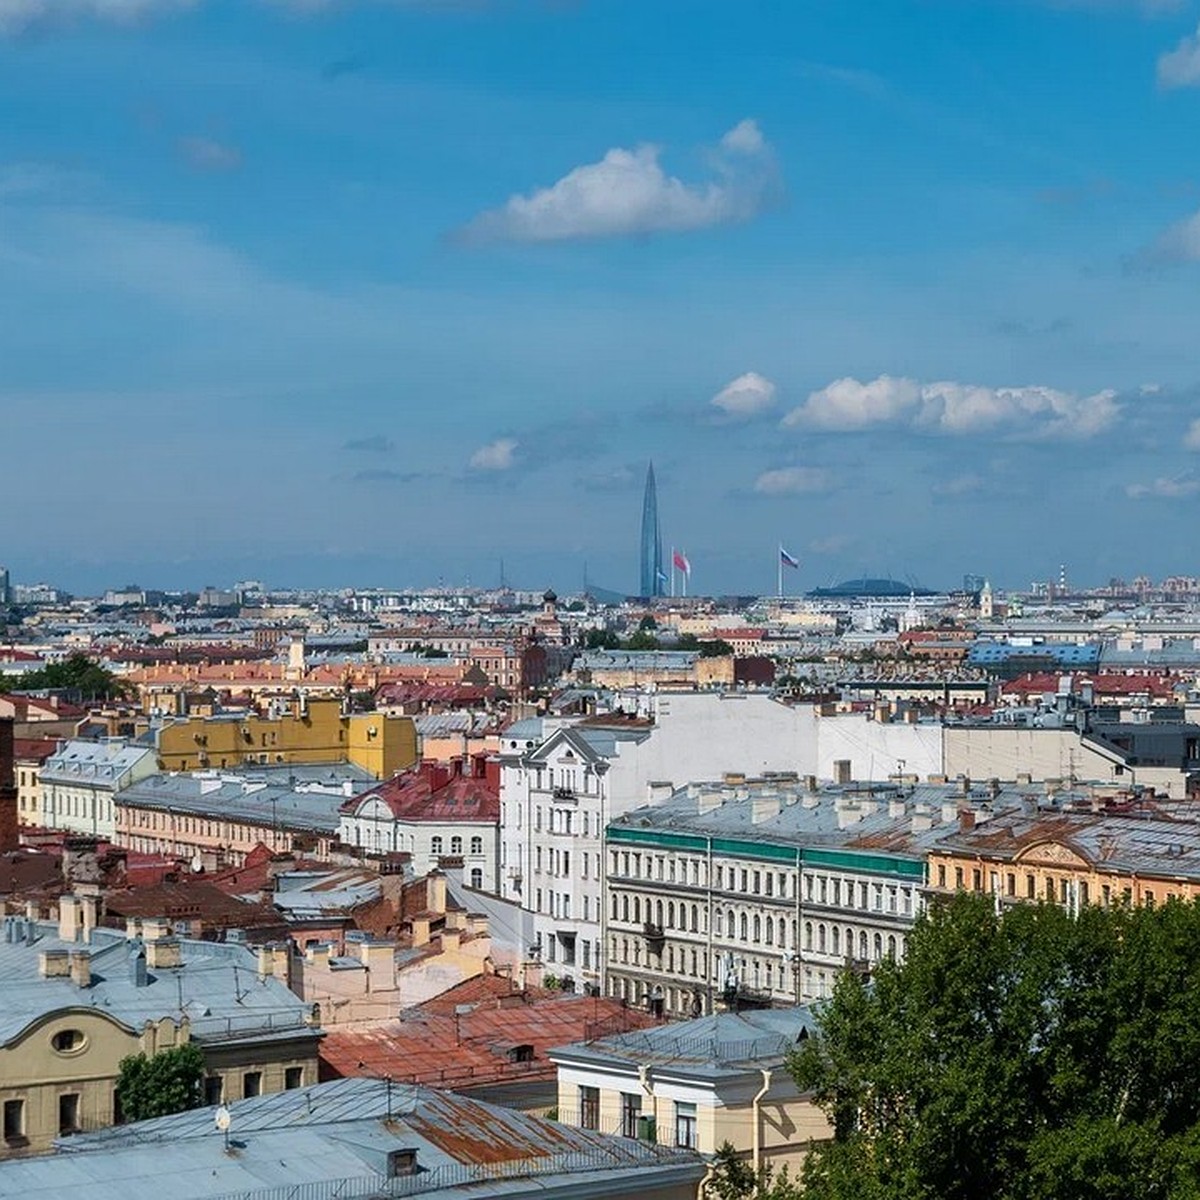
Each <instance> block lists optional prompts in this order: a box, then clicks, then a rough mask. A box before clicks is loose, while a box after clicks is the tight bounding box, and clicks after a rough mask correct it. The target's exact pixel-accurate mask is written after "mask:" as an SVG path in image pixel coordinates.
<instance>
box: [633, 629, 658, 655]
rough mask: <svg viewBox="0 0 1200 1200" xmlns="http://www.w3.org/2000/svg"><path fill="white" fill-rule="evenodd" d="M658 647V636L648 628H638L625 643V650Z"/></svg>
mask: <svg viewBox="0 0 1200 1200" xmlns="http://www.w3.org/2000/svg"><path fill="white" fill-rule="evenodd" d="M659 647H660V643H659V640H658V638H656V637H655V636H654V634H652V633H650V632H649V631H648V630H645V629H639V630H638V631H637V633H635V634H634V635H633V636H632V637H631V638H630V639H629V640H628V641H627V642H626V643H625V649H626V650H657V649H659Z"/></svg>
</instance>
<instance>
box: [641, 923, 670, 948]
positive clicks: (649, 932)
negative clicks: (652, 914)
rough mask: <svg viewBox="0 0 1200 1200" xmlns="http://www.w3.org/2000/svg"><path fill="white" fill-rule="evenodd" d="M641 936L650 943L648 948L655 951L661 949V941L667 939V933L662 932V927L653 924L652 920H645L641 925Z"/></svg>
mask: <svg viewBox="0 0 1200 1200" xmlns="http://www.w3.org/2000/svg"><path fill="white" fill-rule="evenodd" d="M642 936H643V937H644V938H645V939H646V941H647V942H648V943H649V944H650V949H651V950H656V951H661V950H662V947H663V943H664V942H665V941H666V940H667V935H666V934H665V933H664V932H663V927H662V926H661V925H655V924H654V922H653V921H647V922H646V923H645V924H644V925H643V926H642Z"/></svg>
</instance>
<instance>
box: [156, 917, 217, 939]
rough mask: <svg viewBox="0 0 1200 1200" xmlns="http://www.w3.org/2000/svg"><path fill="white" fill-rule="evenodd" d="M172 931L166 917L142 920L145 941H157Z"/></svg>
mask: <svg viewBox="0 0 1200 1200" xmlns="http://www.w3.org/2000/svg"><path fill="white" fill-rule="evenodd" d="M170 932H171V926H170V923H169V922H168V921H167V919H166V917H147V918H146V919H145V920H144V921H143V922H142V940H143V941H146V942H157V941H158V939H159V938H165V937H167V936H168V935H169V934H170ZM227 940H228V939H227Z"/></svg>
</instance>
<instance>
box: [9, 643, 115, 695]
mask: <svg viewBox="0 0 1200 1200" xmlns="http://www.w3.org/2000/svg"><path fill="white" fill-rule="evenodd" d="M7 687H8V688H9V690H10V691H14V692H40V691H63V692H69V693H71V694H72V695H74V696H78V697H79V698H80V699H81V700H112V699H113V698H115V697H117V696H123V695H125V692H126V688H125V685H124V684H123V683H122V682H121V681H120V680H119V679H118V678H117V677H116V676H115V675H114V674H113V673H112V672H111V671H109V670H108V669H107V668H105V667H102V666H101V665H100V664H99V663H98V662H96V660H95V659H92V658H88V656H87V655H86V654H79V653H75V654H72V655H71V656H70V658H67V659H64V660H63V661H62V662H57V663H50V664H49V665H47V666H45V667H41V668H39V669H38V670H36V671H26V672H25V673H24V674H23V675H18V676H17V677H16V679H13V680H11V681H10V682H9V683H8V684H7Z"/></svg>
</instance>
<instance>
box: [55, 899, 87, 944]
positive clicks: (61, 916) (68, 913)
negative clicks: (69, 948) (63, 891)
mask: <svg viewBox="0 0 1200 1200" xmlns="http://www.w3.org/2000/svg"><path fill="white" fill-rule="evenodd" d="M82 928H83V905H82V904H81V903H80V901H79V897H78V896H76V895H72V894H68V895H65V896H60V897H59V899H58V936H59V939H60V940H61V941H64V942H77V941H79V934H80V932H81V930H82Z"/></svg>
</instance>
